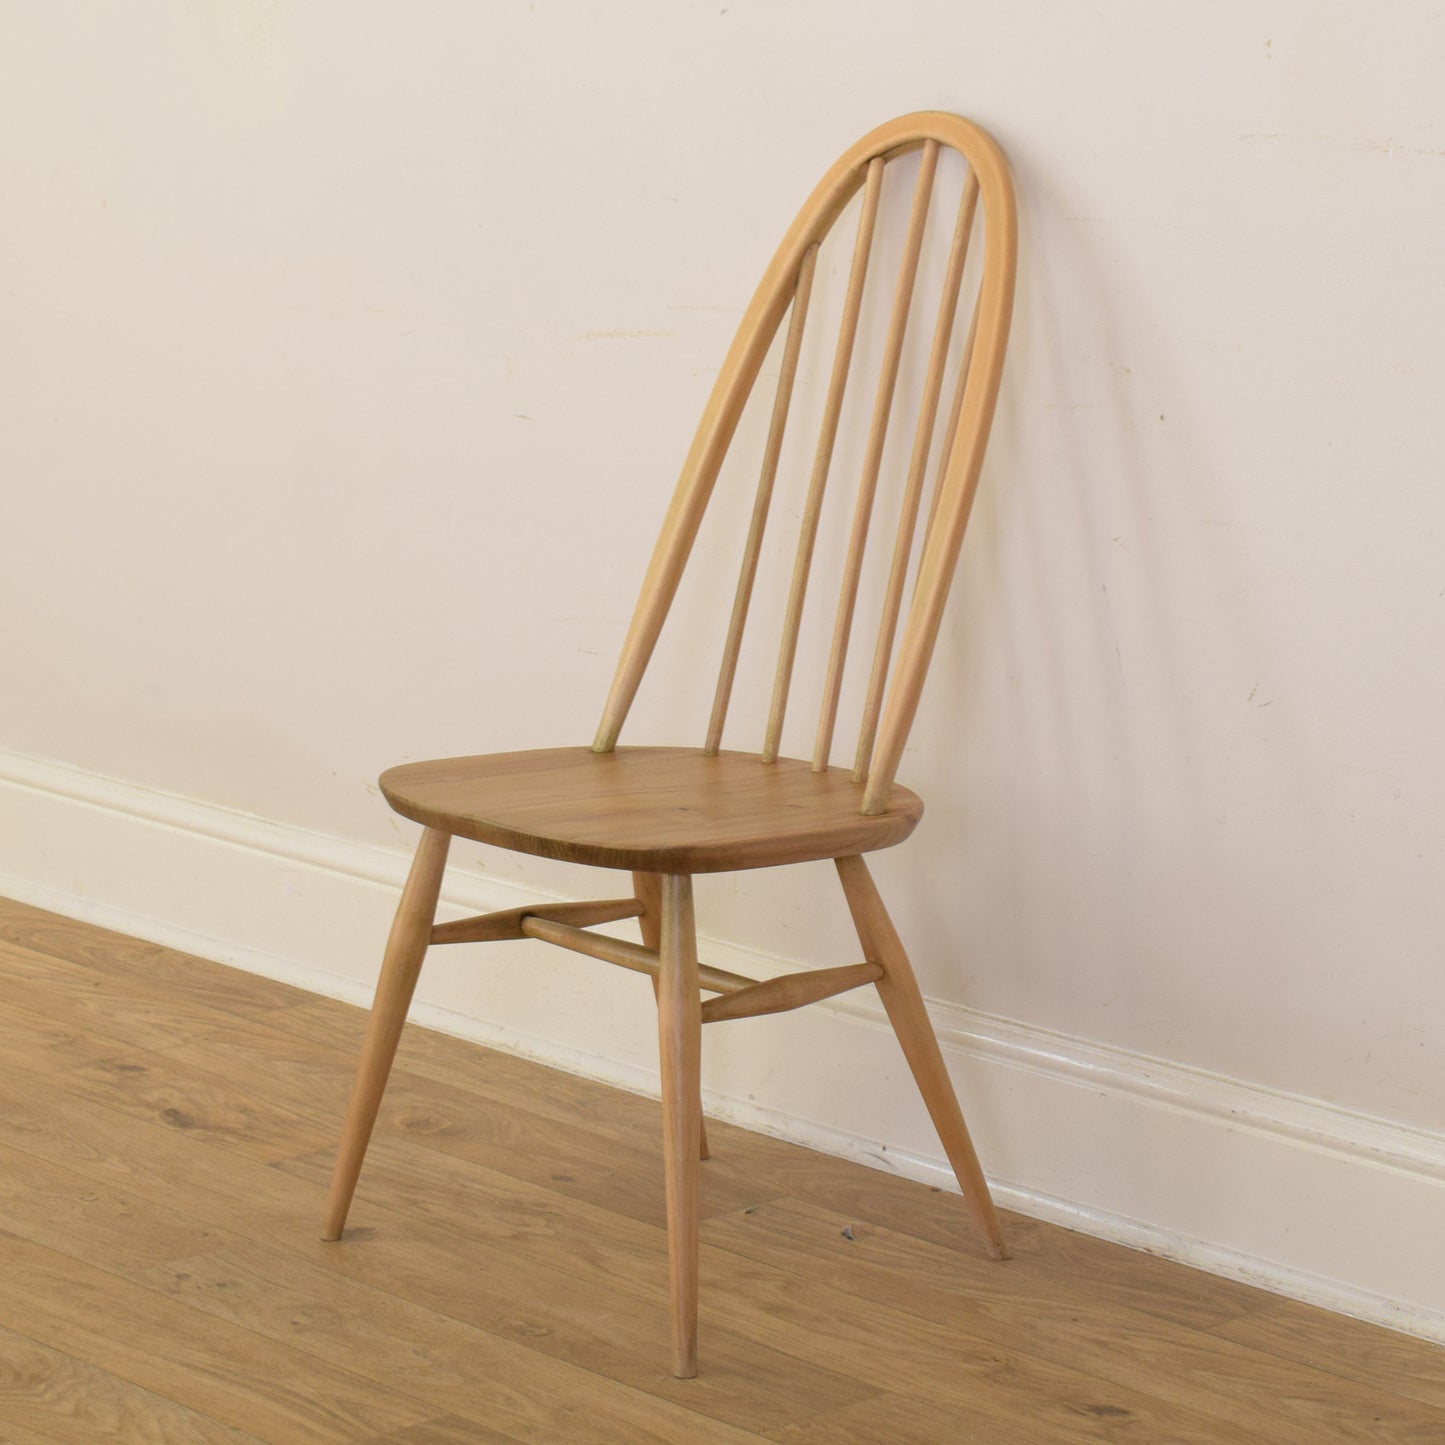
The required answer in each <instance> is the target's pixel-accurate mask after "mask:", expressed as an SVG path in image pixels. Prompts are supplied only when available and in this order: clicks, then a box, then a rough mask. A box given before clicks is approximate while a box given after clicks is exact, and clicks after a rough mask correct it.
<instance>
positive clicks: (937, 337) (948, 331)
mask: <svg viewBox="0 0 1445 1445" xmlns="http://www.w3.org/2000/svg"><path fill="white" fill-rule="evenodd" d="M977 205H978V178H977V177H976V176H975V175H974V173H973V171H972V170H970V171H969V172H968V174H967V175H966V176H965V177H964V182H963V194H962V196H960V197H959V202H958V219H957V221H956V222H955V223H954V228H953V244H952V246H951V247H950V248H949V253H948V267H947V269H946V270H945V272H944V276H943V292H942V295H941V296H940V298H939V305H938V321H937V323H936V324H935V326H934V329H933V346H932V348H931V350H930V351H929V355H928V371H927V374H926V375H925V377H924V381H923V405H922V407H921V408H920V410H919V414H918V425H917V427H916V428H915V429H914V433H913V455H912V457H911V458H910V459H909V463H908V480H907V482H906V483H905V484H904V488H903V507H902V509H901V511H900V514H899V518H898V536H897V539H896V541H895V542H894V544H893V562H892V565H891V566H890V568H889V571H888V588H887V591H886V592H885V593H884V597H883V616H882V618H881V620H880V621H879V624H878V641H877V644H876V646H875V648H874V652H873V671H872V674H871V675H870V676H869V679H868V693H867V696H866V697H865V699H864V703H863V722H862V725H861V726H860V728H859V730H858V753H857V757H856V758H855V760H854V764H853V781H854V782H856V783H861V782H863V781H864V780H865V779H866V778H867V776H868V763H869V760H870V759H871V757H872V755H873V740H874V738H875V737H877V735H878V715H879V713H880V712H881V711H882V708H883V689H884V687H885V685H886V684H887V681H888V664H889V662H890V661H892V658H893V639H894V636H895V634H896V633H897V631H898V617H899V614H900V612H901V611H902V610H903V584H904V581H905V579H906V578H907V576H908V559H909V558H910V557H911V556H912V555H913V534H914V532H915V530H916V529H917V526H918V511H919V507H920V505H921V503H922V500H923V478H924V476H925V475H926V474H927V471H928V454H929V452H930V451H931V450H932V447H933V428H934V423H935V422H936V421H937V420H938V403H939V399H940V398H941V397H942V395H943V373H944V371H945V369H946V368H947V365H948V350H949V345H950V343H951V342H952V340H953V331H954V324H955V322H956V321H957V319H958V293H959V291H960V290H961V289H962V287H963V268H964V265H965V263H966V262H967V260H968V238H969V235H970V233H971V232H972V230H973V216H974V211H975V209H976V208H977ZM957 421H958V413H957V409H956V407H955V411H954V414H953V417H952V424H954V425H956V424H957ZM951 434H952V433H951V432H946V433H945V434H944V437H945V441H944V445H945V449H946V447H947V440H948V437H949V436H951ZM936 495H937V492H936V491H935V496H936Z"/></svg>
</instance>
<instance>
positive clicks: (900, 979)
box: [834, 857, 1009, 1259]
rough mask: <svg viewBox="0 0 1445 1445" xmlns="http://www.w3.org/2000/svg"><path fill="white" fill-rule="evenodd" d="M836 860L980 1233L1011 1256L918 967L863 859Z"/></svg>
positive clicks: (997, 1253) (997, 1251)
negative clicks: (915, 970) (915, 968)
mask: <svg viewBox="0 0 1445 1445" xmlns="http://www.w3.org/2000/svg"><path fill="white" fill-rule="evenodd" d="M834 861H835V862H836V864H837V867H838V877H839V878H840V879H841V880H842V884H843V892H844V894H845V895H846V896H847V899H848V908H849V910H850V912H851V913H852V914H853V924H854V926H855V927H856V928H857V930H858V939H859V942H860V943H862V945H863V951H864V953H865V954H866V955H867V956H868V959H869V961H870V962H872V963H878V964H881V965H882V967H883V977H882V978H880V979H879V980H878V983H877V988H878V995H879V997H880V998H881V999H882V1000H883V1007H884V1008H885V1009H886V1010H887V1011H888V1019H889V1022H890V1023H891V1024H892V1025H893V1032H894V1033H896V1034H897V1035H898V1042H899V1043H900V1044H901V1045H902V1046H903V1054H904V1057H905V1058H906V1059H907V1060H908V1067H909V1068H910V1069H912V1070H913V1077H914V1079H915V1081H916V1082H917V1084H918V1091H919V1093H921V1094H922V1095H923V1102H924V1103H925V1104H926V1105H927V1106H928V1113H929V1116H930V1117H931V1118H932V1120H933V1126H934V1128H935V1129H937V1130H938V1137H939V1139H940V1140H941V1141H942V1143H943V1151H944V1153H945V1154H947V1155H948V1162H949V1163H950V1164H951V1165H953V1172H954V1174H955V1176H956V1177H957V1179H958V1185H959V1188H960V1189H962V1190H963V1197H964V1200H965V1202H966V1203H967V1204H968V1207H969V1210H970V1212H971V1213H972V1214H973V1218H974V1222H975V1224H977V1226H978V1229H979V1232H980V1233H981V1234H982V1235H983V1237H984V1239H985V1240H986V1241H987V1243H988V1246H989V1252H990V1253H991V1254H992V1255H993V1257H994V1258H995V1259H1007V1258H1008V1257H1009V1250H1008V1245H1007V1244H1005V1243H1004V1237H1003V1228H1002V1226H1001V1225H1000V1224H999V1219H998V1212H997V1211H996V1210H995V1209H994V1204H993V1196H992V1195H991V1194H990V1193H989V1192H988V1181H987V1180H986V1179H985V1178H984V1177H983V1169H982V1168H981V1167H980V1166H979V1162H978V1155H977V1154H976V1153H975V1152H974V1148H973V1140H972V1139H970V1138H969V1137H968V1126H967V1125H966V1124H965V1123H964V1122H963V1111H962V1110H961V1109H960V1108H959V1106H958V1096H957V1095H956V1094H955V1093H954V1091H953V1082H952V1080H951V1079H950V1078H949V1077H948V1068H947V1066H946V1065H945V1064H944V1062H943V1052H942V1050H941V1049H940V1048H939V1047H938V1036H937V1035H936V1034H935V1033H934V1032H933V1025H932V1023H930V1022H929V1018H928V1010H927V1009H926V1008H925V1007H924V1003H923V995H922V994H921V993H920V992H919V990H918V980H917V979H916V978H915V977H914V976H913V967H912V965H911V964H910V963H909V962H908V955H907V954H906V953H905V952H904V951H903V944H902V942H901V941H900V940H899V937H898V933H897V931H896V930H895V929H894V927H893V920H892V919H891V918H889V916H888V911H887V909H885V908H884V906H883V900H882V898H881V897H879V895H878V889H877V887H876V885H875V884H874V882H873V876H872V874H870V873H869V871H868V866H867V864H865V863H864V861H863V859H862V858H860V857H853V858H838V859H835V860H834Z"/></svg>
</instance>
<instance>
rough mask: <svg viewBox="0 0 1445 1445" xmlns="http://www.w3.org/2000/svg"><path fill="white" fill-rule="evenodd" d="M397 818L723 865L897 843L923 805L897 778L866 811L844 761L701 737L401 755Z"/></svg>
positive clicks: (572, 858) (537, 847) (703, 869)
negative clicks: (598, 748) (414, 757)
mask: <svg viewBox="0 0 1445 1445" xmlns="http://www.w3.org/2000/svg"><path fill="white" fill-rule="evenodd" d="M381 791H382V792H383V793H384V794H385V796H386V800H387V802H388V803H390V804H391V806H392V807H393V808H395V809H396V811H397V812H398V813H400V814H401V815H402V816H403V817H406V818H410V819H412V820H413V821H414V822H417V823H421V824H422V825H423V826H425V827H428V828H441V829H444V830H445V831H446V832H448V833H450V834H452V835H453V836H455V837H458V838H474V839H476V841H478V842H480V843H493V844H495V845H496V846H497V847H499V848H508V849H511V850H512V851H514V852H518V853H536V854H538V855H540V856H541V857H543V858H559V859H561V860H563V861H564V862H568V863H587V864H591V865H592V866H593V867H596V868H626V869H629V870H633V871H639V872H647V873H719V872H732V871H735V870H739V869H744V868H763V867H771V866H773V865H776V864H780V863H806V862H811V861H813V860H815V859H819V858H840V857H844V856H846V855H848V854H852V853H869V852H872V851H873V850H874V849H877V848H887V847H890V846H891V845H892V844H894V843H901V842H902V841H903V840H904V839H905V838H906V837H907V836H908V835H909V834H910V833H911V832H912V831H913V829H914V825H915V824H916V823H917V822H918V819H919V817H920V816H921V814H922V812H923V800H922V799H921V798H920V797H919V796H918V794H917V793H914V792H910V791H909V789H907V788H905V787H902V786H900V785H899V784H896V783H895V784H894V786H893V788H892V791H891V792H890V793H889V795H888V800H887V806H886V807H885V809H884V811H883V812H881V813H875V814H872V815H868V814H864V813H862V812H860V811H859V809H860V807H861V805H862V801H863V784H862V783H858V782H854V781H853V777H852V774H851V773H850V772H849V771H848V770H847V769H846V768H828V769H827V770H826V771H823V772H814V771H813V769H812V767H811V765H810V764H808V763H806V762H802V761H800V760H798V759H795V758H779V759H778V760H777V761H776V762H773V763H761V762H759V761H758V757H757V754H756V753H738V752H720V753H717V754H714V755H712V756H709V755H708V754H706V753H704V752H702V751H701V750H700V749H698V748H616V749H614V750H613V751H612V752H610V753H594V752H592V751H591V749H589V748H542V749H537V750H533V751H529V752H520V753H490V754H483V755H482V756H480V757H471V758H440V759H437V760H435V761H433V762H425V763H406V764H403V765H402V766H401V767H397V768H391V769H390V770H389V771H387V772H385V773H383V774H382V775H381Z"/></svg>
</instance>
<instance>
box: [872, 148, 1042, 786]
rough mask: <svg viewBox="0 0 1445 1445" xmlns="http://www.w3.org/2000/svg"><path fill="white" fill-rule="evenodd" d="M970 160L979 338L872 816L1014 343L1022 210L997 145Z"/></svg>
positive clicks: (900, 741) (882, 734) (879, 760)
mask: <svg viewBox="0 0 1445 1445" xmlns="http://www.w3.org/2000/svg"><path fill="white" fill-rule="evenodd" d="M973 160H974V166H975V169H976V170H977V172H978V180H979V189H980V191H981V192H982V199H983V213H984V229H985V239H986V244H987V252H988V255H987V259H986V261H985V265H984V271H983V277H982V279H981V281H980V283H979V291H978V304H977V308H976V310H975V313H974V314H975V321H974V326H973V327H972V335H973V337H974V343H975V344H974V345H972V346H970V347H969V348H968V350H967V352H966V354H965V356H964V358H963V362H964V364H963V368H962V377H963V381H964V382H965V383H966V384H965V385H963V386H962V387H961V389H960V393H959V394H960V397H961V402H960V404H959V417H958V425H957V428H956V430H954V431H953V432H952V434H951V435H950V437H949V439H948V444H947V446H946V447H945V449H944V454H945V465H944V471H943V475H942V477H941V478H940V485H939V488H938V493H937V497H936V499H935V503H934V506H933V517H932V519H931V521H930V524H929V528H928V532H927V534H926V535H925V537H924V542H923V552H922V556H921V559H920V561H919V566H918V581H917V583H916V584H915V586H914V589H913V601H912V603H911V605H910V607H909V610H908V622H907V624H906V626H905V627H904V629H903V638H902V641H901V642H900V643H899V647H898V661H897V664H896V666H895V668H894V677H893V683H892V685H891V686H890V687H889V689H888V699H887V702H886V703H885V705H884V708H883V715H882V718H881V719H880V721H879V724H878V740H877V743H876V744H875V746H874V754H873V762H872V766H871V768H870V769H869V774H868V783H867V786H866V787H865V788H864V791H863V807H862V809H861V811H862V812H863V813H864V814H866V815H876V814H878V813H881V812H883V811H884V810H885V809H886V808H887V806H888V795H889V793H890V791H891V790H892V787H893V780H894V778H895V777H896V776H897V773H898V764H899V762H900V761H901V759H902V757H903V748H904V744H905V743H906V742H907V740H908V732H909V729H910V728H911V727H912V726H913V719H914V717H915V716H916V715H917V712H918V700H919V697H920V696H921V694H922V691H923V678H924V674H925V673H926V672H927V671H928V664H929V661H930V659H931V658H932V656H933V648H934V645H935V644H936V643H937V641H938V629H939V625H940V623H941V622H942V619H943V606H944V603H945V602H946V601H947V599H948V589H949V584H950V583H951V582H952V580H953V573H954V569H955V568H956V566H957V564H958V552H959V548H960V547H961V546H962V545H963V534H964V529H965V528H966V527H967V526H968V517H969V513H970V511H971V510H972V508H973V499H974V495H975V493H976V492H977V490H978V475H979V470H980V468H981V467H982V465H983V453H984V448H985V447H986V446H987V444H988V433H989V427H990V426H991V425H992V422H993V412H994V404H995V402H996V401H997V400H998V386H999V378H1000V376H1001V374H1002V372H1003V356H1004V350H1005V348H1006V347H1007V345H1008V333H1009V317H1010V313H1011V311H1012V308H1013V292H1014V278H1015V275H1016V272H1017V267H1018V217H1017V212H1016V211H1015V209H1014V199H1013V190H1012V188H1011V186H1010V185H1009V179H1008V165H1007V163H1006V162H1005V161H1004V159H1003V156H1002V154H1001V153H1000V152H999V150H998V148H997V147H996V146H993V145H992V144H989V145H985V146H980V147H979V148H978V149H977V151H976V152H975V153H974V156H973Z"/></svg>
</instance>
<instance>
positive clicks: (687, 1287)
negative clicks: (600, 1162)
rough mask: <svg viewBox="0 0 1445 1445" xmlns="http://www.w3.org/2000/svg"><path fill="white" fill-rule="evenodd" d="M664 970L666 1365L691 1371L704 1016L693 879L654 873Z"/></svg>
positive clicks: (683, 1374) (685, 1375) (660, 992)
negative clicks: (669, 1317)
mask: <svg viewBox="0 0 1445 1445" xmlns="http://www.w3.org/2000/svg"><path fill="white" fill-rule="evenodd" d="M660 884H661V886H660V890H659V891H660V894H661V902H662V918H661V938H660V939H659V943H658V952H659V954H660V956H661V959H662V970H661V972H660V973H659V975H658V988H657V1035H658V1043H659V1052H660V1054H661V1057H662V1157H663V1173H664V1178H665V1180H666V1186H667V1272H668V1279H669V1282H670V1293H671V1296H672V1373H673V1374H674V1375H676V1376H677V1377H678V1379H680V1380H689V1379H691V1378H692V1377H693V1376H694V1375H696V1374H697V1227H698V1186H699V1180H698V1154H699V1152H700V1145H701V1142H702V1141H701V1131H702V1094H701V1088H702V1082H701V1072H700V1071H701V1068H702V1016H701V1012H700V1005H701V1000H700V999H699V997H698V976H697V931H696V924H695V922H694V919H693V907H692V879H691V878H688V877H686V876H685V875H683V876H679V875H676V874H668V875H665V876H664V877H663V878H662V879H661V880H660Z"/></svg>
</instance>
